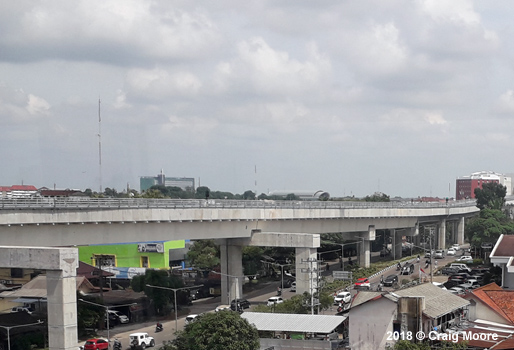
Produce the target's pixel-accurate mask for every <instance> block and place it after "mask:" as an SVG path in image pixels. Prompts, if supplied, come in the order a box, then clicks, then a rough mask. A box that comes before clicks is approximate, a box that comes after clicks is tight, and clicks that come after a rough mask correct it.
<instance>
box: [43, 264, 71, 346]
mask: <svg viewBox="0 0 514 350" xmlns="http://www.w3.org/2000/svg"><path fill="white" fill-rule="evenodd" d="M46 290H47V293H48V294H47V301H48V341H49V346H50V349H52V350H57V349H63V350H64V349H76V347H77V282H76V271H73V273H71V272H69V273H66V272H65V271H63V270H56V271H50V270H49V271H46Z"/></svg>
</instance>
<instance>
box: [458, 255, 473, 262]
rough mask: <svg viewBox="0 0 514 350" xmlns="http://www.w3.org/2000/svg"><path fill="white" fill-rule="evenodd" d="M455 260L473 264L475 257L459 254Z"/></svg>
mask: <svg viewBox="0 0 514 350" xmlns="http://www.w3.org/2000/svg"><path fill="white" fill-rule="evenodd" d="M455 261H459V262H462V263H468V264H472V263H473V258H472V257H471V256H470V255H463V256H459V257H458V258H457V260H455Z"/></svg>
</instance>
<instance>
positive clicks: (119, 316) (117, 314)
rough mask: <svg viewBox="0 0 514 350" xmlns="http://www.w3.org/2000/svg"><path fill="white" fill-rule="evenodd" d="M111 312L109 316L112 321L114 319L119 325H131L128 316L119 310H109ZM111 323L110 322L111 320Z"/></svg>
mask: <svg viewBox="0 0 514 350" xmlns="http://www.w3.org/2000/svg"><path fill="white" fill-rule="evenodd" d="M107 311H108V312H109V316H110V317H111V319H112V318H113V317H114V318H115V319H116V321H117V323H129V318H128V317H127V315H124V314H122V313H121V312H119V311H117V310H107ZM109 321H110V320H109Z"/></svg>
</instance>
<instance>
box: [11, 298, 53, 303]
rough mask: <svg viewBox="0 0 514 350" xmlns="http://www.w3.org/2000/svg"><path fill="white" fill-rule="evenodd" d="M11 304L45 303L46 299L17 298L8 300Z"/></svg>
mask: <svg viewBox="0 0 514 350" xmlns="http://www.w3.org/2000/svg"><path fill="white" fill-rule="evenodd" d="M9 301H10V302H11V303H28V304H29V303H37V302H42V303H46V298H40V299H33V298H18V299H14V300H9Z"/></svg>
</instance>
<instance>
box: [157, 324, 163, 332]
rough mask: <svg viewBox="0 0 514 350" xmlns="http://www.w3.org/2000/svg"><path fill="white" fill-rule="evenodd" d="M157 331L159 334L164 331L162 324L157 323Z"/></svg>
mask: <svg viewBox="0 0 514 350" xmlns="http://www.w3.org/2000/svg"><path fill="white" fill-rule="evenodd" d="M155 331H157V332H160V331H162V323H160V322H157V324H156V325H155Z"/></svg>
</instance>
